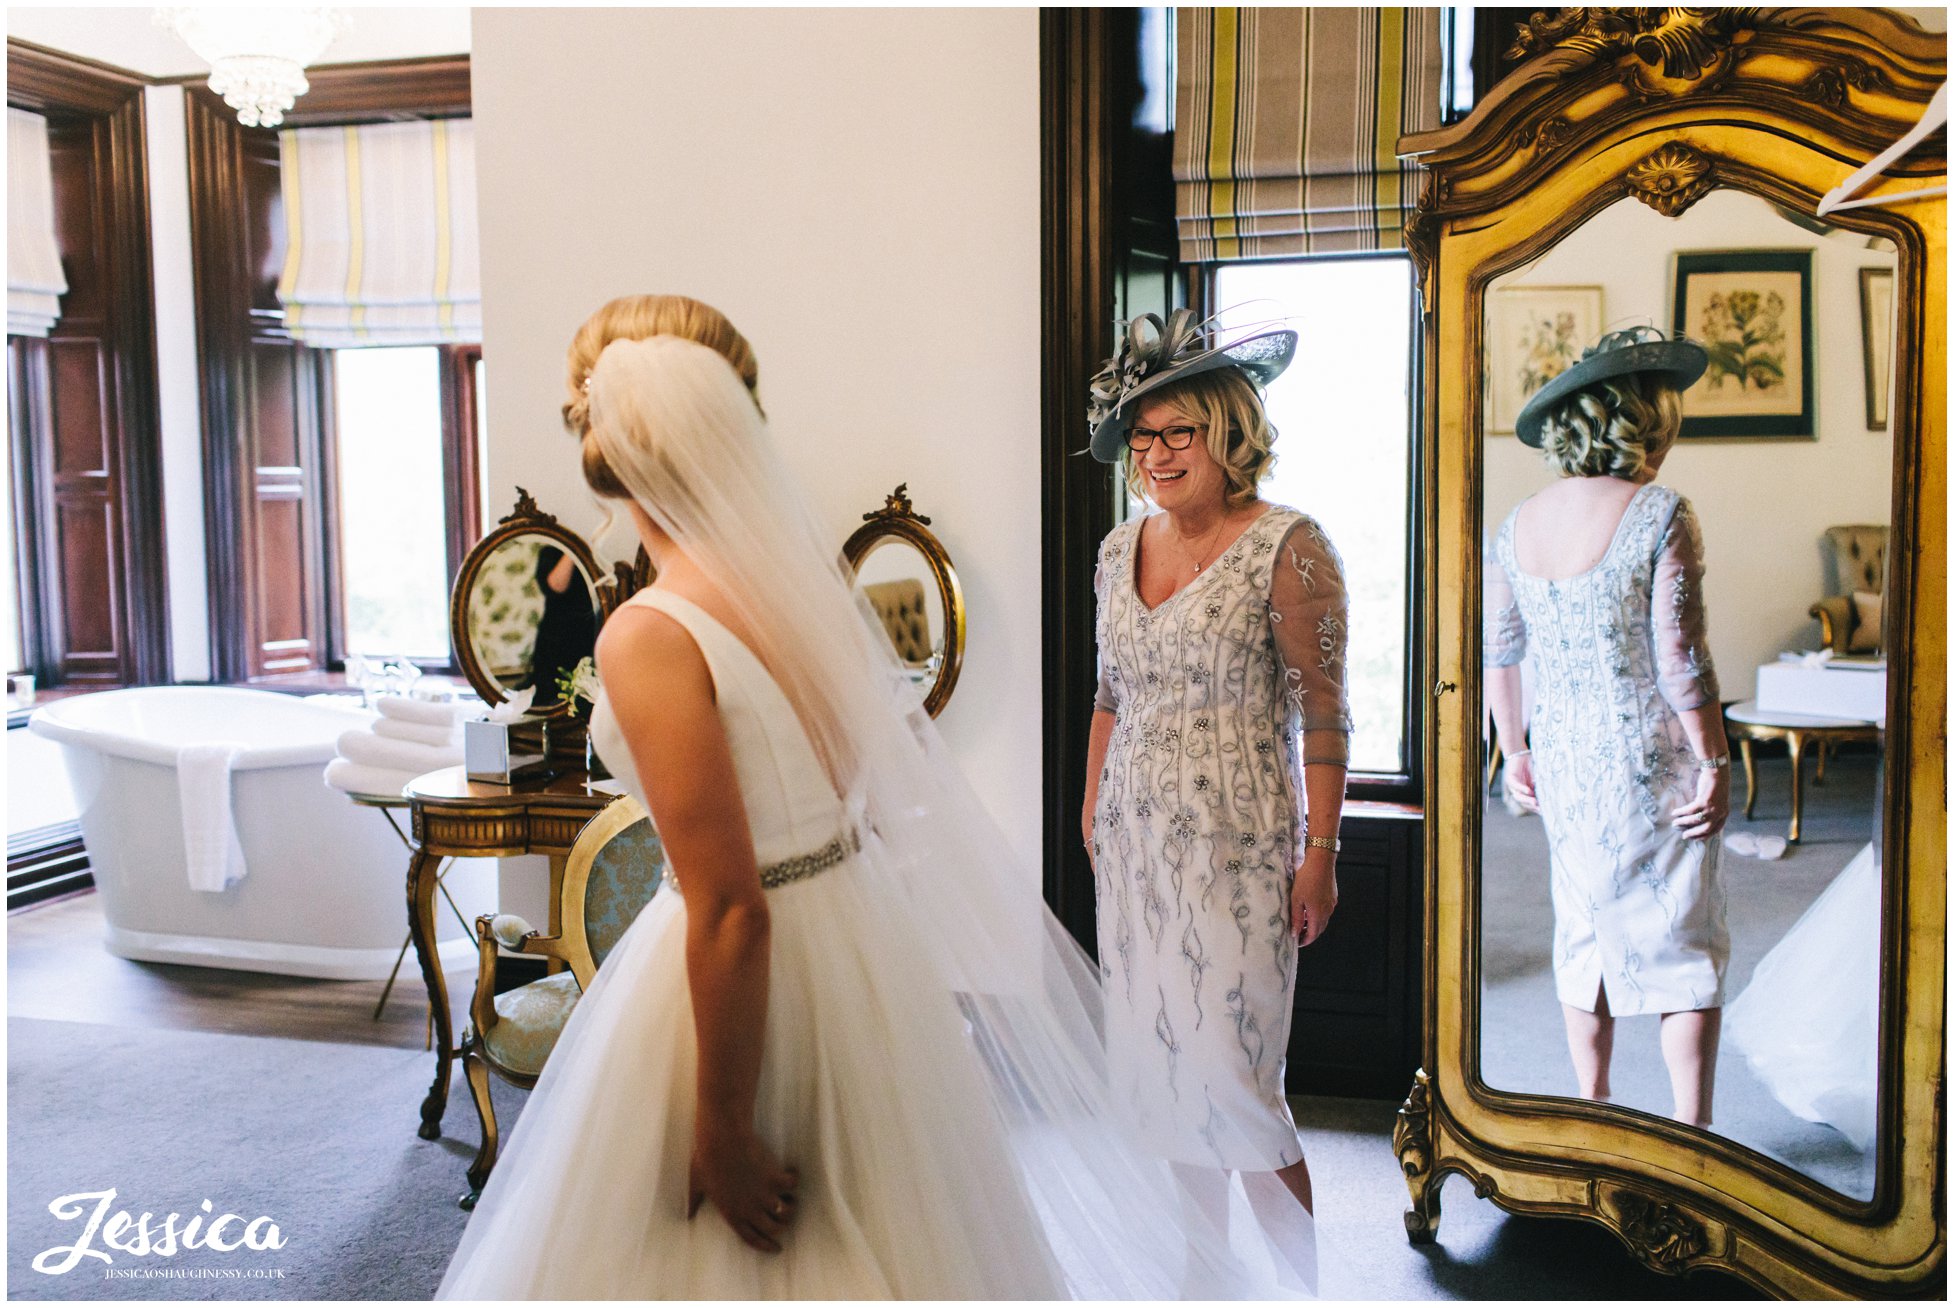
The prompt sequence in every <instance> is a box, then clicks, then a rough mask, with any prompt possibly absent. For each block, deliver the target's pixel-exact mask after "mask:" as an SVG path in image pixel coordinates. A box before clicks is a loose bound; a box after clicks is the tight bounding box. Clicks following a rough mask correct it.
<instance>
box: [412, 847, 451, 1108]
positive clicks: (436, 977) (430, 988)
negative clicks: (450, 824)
mask: <svg viewBox="0 0 1954 1308" xmlns="http://www.w3.org/2000/svg"><path fill="white" fill-rule="evenodd" d="M440 866H441V860H440V859H439V858H437V857H435V856H434V855H433V854H430V853H428V852H427V851H426V850H423V849H417V850H415V851H414V857H413V859H412V860H411V861H410V862H409V863H408V864H407V925H408V929H409V930H410V931H412V933H413V936H414V957H415V958H417V959H419V960H420V964H421V980H422V981H424V982H425V983H426V984H427V1001H428V1013H429V1016H431V1017H432V1018H433V1019H434V1084H433V1085H431V1086H429V1087H428V1092H427V1098H425V1099H423V1100H422V1101H421V1128H420V1136H421V1139H423V1140H439V1139H440V1138H441V1117H442V1114H444V1113H445V1112H447V1110H448V1081H449V1078H450V1077H451V1075H452V1074H453V1071H454V1061H455V1032H454V1017H453V1015H452V1014H451V1013H449V1011H448V981H447V978H446V977H445V976H443V975H442V972H441V954H440V950H439V948H438V946H437V945H436V943H435V941H436V939H437V937H438V935H439V932H438V930H437V928H436V924H435V920H434V889H435V886H436V885H438V884H439V883H440Z"/></svg>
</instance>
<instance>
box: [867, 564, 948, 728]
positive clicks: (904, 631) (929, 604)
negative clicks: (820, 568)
mask: <svg viewBox="0 0 1954 1308" xmlns="http://www.w3.org/2000/svg"><path fill="white" fill-rule="evenodd" d="M855 577H856V581H857V583H858V584H859V585H860V587H861V590H862V594H863V595H865V596H867V598H868V602H869V604H870V605H871V606H872V607H873V608H874V609H875V611H876V613H877V614H878V615H879V616H880V617H881V619H882V625H883V627H884V628H885V629H886V630H887V631H888V633H889V643H890V644H892V645H894V646H895V647H896V654H897V656H898V657H900V658H901V659H902V661H903V663H904V665H905V666H906V667H908V669H909V675H910V677H911V679H912V680H914V681H915V682H916V684H917V685H918V686H919V687H921V688H922V689H923V691H924V693H926V694H927V693H928V691H929V687H930V686H931V685H932V684H934V682H935V681H936V676H937V672H938V671H939V670H940V669H941V668H942V666H943V636H944V633H945V632H946V631H947V630H948V629H949V622H948V620H947V615H946V613H945V611H944V602H945V601H944V596H943V593H942V591H941V590H940V589H939V588H938V586H937V584H936V576H935V574H933V573H932V572H931V571H930V565H929V560H928V559H927V558H925V557H923V552H922V551H921V550H919V549H917V548H916V547H915V546H914V545H913V544H911V543H910V542H909V541H907V540H904V539H902V538H901V537H899V536H885V537H883V538H882V539H880V540H878V541H876V542H875V543H874V544H873V545H871V546H870V547H869V550H868V553H867V554H865V555H863V556H862V558H861V561H860V562H858V563H857V564H856V565H855Z"/></svg>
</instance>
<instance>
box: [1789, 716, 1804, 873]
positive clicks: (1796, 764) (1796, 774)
mask: <svg viewBox="0 0 1954 1308" xmlns="http://www.w3.org/2000/svg"><path fill="white" fill-rule="evenodd" d="M1785 744H1786V746H1787V747H1788V748H1789V749H1790V750H1791V843H1792V844H1794V845H1795V844H1797V843H1798V837H1799V835H1800V833H1801V829H1802V828H1803V826H1804V816H1805V733H1804V732H1802V731H1792V732H1787V733H1786V735H1785Z"/></svg>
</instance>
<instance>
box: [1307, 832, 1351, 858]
mask: <svg viewBox="0 0 1954 1308" xmlns="http://www.w3.org/2000/svg"><path fill="white" fill-rule="evenodd" d="M1303 846H1304V848H1306V849H1327V850H1329V851H1330V852H1331V853H1332V854H1335V853H1338V852H1340V851H1341V850H1342V849H1343V841H1341V840H1339V839H1337V838H1336V837H1335V836H1304V837H1303Z"/></svg>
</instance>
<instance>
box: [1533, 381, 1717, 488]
mask: <svg viewBox="0 0 1954 1308" xmlns="http://www.w3.org/2000/svg"><path fill="white" fill-rule="evenodd" d="M1682 426H1683V393H1682V392H1681V391H1679V390H1677V389H1676V387H1675V386H1674V385H1673V384H1671V383H1670V382H1668V381H1666V380H1664V378H1663V376H1662V374H1660V373H1653V372H1641V373H1624V374H1623V375H1622V376H1619V377H1610V378H1608V379H1607V380H1606V381H1601V382H1597V383H1595V384H1594V385H1592V386H1588V387H1584V388H1582V389H1581V390H1578V391H1576V392H1574V393H1573V394H1572V395H1569V396H1568V397H1567V398H1566V399H1564V400H1562V401H1560V402H1559V403H1558V404H1556V405H1555V406H1554V407H1553V408H1551V409H1549V410H1548V411H1547V412H1546V414H1545V415H1544V416H1543V417H1542V418H1541V420H1540V453H1541V456H1542V457H1543V458H1545V459H1546V460H1547V466H1548V467H1550V468H1552V469H1553V470H1554V471H1555V472H1557V473H1559V474H1560V475H1561V476H1563V477H1633V476H1635V475H1636V474H1638V473H1640V472H1641V471H1642V469H1643V468H1644V467H1646V466H1647V465H1648V462H1649V460H1650V459H1652V458H1656V457H1658V456H1660V455H1661V454H1662V452H1663V451H1665V450H1667V449H1668V448H1669V447H1670V446H1671V445H1673V444H1675V441H1676V436H1677V433H1679V432H1680V431H1681V430H1682Z"/></svg>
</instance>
